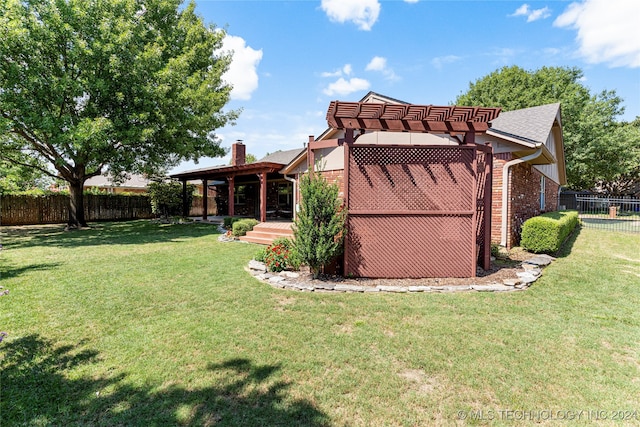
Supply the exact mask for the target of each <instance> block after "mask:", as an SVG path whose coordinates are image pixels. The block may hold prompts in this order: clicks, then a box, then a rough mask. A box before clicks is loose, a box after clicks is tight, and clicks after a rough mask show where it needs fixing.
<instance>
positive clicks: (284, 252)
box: [263, 237, 301, 272]
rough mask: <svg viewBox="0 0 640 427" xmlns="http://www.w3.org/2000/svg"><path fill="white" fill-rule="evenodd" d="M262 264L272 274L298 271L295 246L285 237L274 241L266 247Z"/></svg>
mask: <svg viewBox="0 0 640 427" xmlns="http://www.w3.org/2000/svg"><path fill="white" fill-rule="evenodd" d="M263 262H264V263H265V265H266V266H267V270H269V271H273V272H279V271H284V270H299V269H300V264H301V261H300V258H299V256H298V253H297V251H296V247H295V245H294V244H293V242H292V241H291V239H287V238H286V237H279V238H277V239H275V240H274V241H273V243H271V244H270V245H269V246H268V247H267V249H266V250H265V254H264V260H263Z"/></svg>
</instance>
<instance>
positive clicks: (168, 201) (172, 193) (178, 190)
mask: <svg viewBox="0 0 640 427" xmlns="http://www.w3.org/2000/svg"><path fill="white" fill-rule="evenodd" d="M194 189H195V186H194V185H193V184H187V200H186V203H187V206H191V203H192V201H193V191H194ZM149 197H150V198H151V211H152V212H153V213H154V214H155V215H158V216H160V217H162V218H169V217H170V216H179V215H182V184H180V183H179V182H175V181H171V182H152V183H151V184H149Z"/></svg>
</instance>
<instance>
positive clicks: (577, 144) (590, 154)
mask: <svg viewBox="0 0 640 427" xmlns="http://www.w3.org/2000/svg"><path fill="white" fill-rule="evenodd" d="M582 78H583V73H582V70H580V69H579V68H575V67H573V68H569V67H542V68H540V69H538V70H534V71H527V70H524V69H522V68H520V67H518V66H511V67H503V68H501V69H499V70H496V71H494V72H492V73H490V74H488V75H487V76H485V77H482V78H480V79H478V80H477V81H476V82H475V83H470V84H469V90H468V91H467V92H466V93H464V94H461V95H460V96H458V98H457V99H456V101H455V103H456V104H458V105H478V106H487V107H502V108H503V109H504V110H505V111H512V110H517V109H521V108H527V107H535V106H539V105H544V104H550V103H555V102H559V103H561V108H562V125H563V134H564V135H563V136H564V147H565V158H566V167H567V180H568V183H569V186H570V187H571V188H574V189H576V190H582V189H593V188H595V187H598V186H600V187H603V188H611V189H617V188H620V189H622V188H621V186H620V185H617V186H616V185H615V183H616V182H622V181H625V180H626V181H628V179H629V178H630V177H632V176H634V173H635V176H639V175H640V170H639V168H638V164H639V162H640V142H639V141H640V130H639V128H638V126H635V127H634V126H633V125H632V124H627V123H619V122H616V117H618V116H620V115H621V114H622V113H623V112H624V107H623V106H622V102H623V100H622V99H621V98H620V97H618V96H617V95H616V93H615V91H603V92H601V93H598V94H596V95H592V94H591V93H590V92H589V89H588V88H587V87H586V86H585V85H584V84H583V83H582ZM636 182H638V181H636ZM616 191H618V190H616Z"/></svg>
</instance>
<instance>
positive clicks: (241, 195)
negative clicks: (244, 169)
mask: <svg viewBox="0 0 640 427" xmlns="http://www.w3.org/2000/svg"><path fill="white" fill-rule="evenodd" d="M233 199H234V203H235V204H236V205H245V204H246V203H247V186H246V185H238V186H237V187H235V188H234V189H233Z"/></svg>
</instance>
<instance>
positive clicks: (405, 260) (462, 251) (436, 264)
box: [345, 215, 476, 278]
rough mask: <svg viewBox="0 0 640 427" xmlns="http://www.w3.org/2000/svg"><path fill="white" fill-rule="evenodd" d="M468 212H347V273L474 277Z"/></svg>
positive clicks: (360, 274)
mask: <svg viewBox="0 0 640 427" xmlns="http://www.w3.org/2000/svg"><path fill="white" fill-rule="evenodd" d="M473 225H474V224H473V220H472V216H471V215H468V216H452V215H448V216H447V215H444V216H443V215H436V216H425V215H419V216H395V215H376V216H350V217H349V220H348V230H349V232H348V235H347V239H348V242H349V243H348V246H347V252H346V253H345V256H346V257H347V259H346V263H345V265H346V266H347V271H346V273H347V274H353V275H355V276H359V277H389V278H421V277H472V276H475V265H476V263H475V257H476V252H475V251H476V249H475V239H474V238H473V233H474V226H473Z"/></svg>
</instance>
